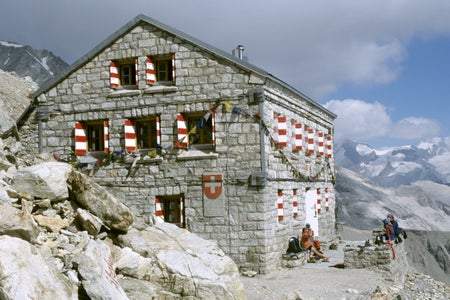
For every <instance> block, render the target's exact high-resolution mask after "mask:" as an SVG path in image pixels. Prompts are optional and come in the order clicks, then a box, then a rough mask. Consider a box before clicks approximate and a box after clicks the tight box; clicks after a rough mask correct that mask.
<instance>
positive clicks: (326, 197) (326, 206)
mask: <svg viewBox="0 0 450 300" xmlns="http://www.w3.org/2000/svg"><path fill="white" fill-rule="evenodd" d="M328 197H329V194H328V188H325V210H326V211H328V210H329V209H330V207H329V205H328Z"/></svg>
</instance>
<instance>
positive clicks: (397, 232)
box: [387, 214, 402, 244]
mask: <svg viewBox="0 0 450 300" xmlns="http://www.w3.org/2000/svg"><path fill="white" fill-rule="evenodd" d="M387 218H388V220H389V221H390V222H391V224H392V226H393V227H394V236H395V243H396V244H397V243H401V242H402V238H401V237H400V227H399V226H398V222H397V221H396V220H395V219H394V215H393V214H388V215H387Z"/></svg>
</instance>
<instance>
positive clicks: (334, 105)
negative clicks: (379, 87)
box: [324, 99, 392, 140]
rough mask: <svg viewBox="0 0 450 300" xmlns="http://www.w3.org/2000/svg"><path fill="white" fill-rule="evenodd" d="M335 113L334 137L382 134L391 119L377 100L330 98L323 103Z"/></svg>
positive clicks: (389, 125) (387, 129) (352, 137)
mask: <svg viewBox="0 0 450 300" xmlns="http://www.w3.org/2000/svg"><path fill="white" fill-rule="evenodd" d="M324 106H325V107H326V108H328V109H329V110H331V111H332V112H334V113H335V114H336V115H337V118H336V121H335V132H334V133H335V138H336V140H340V139H347V138H350V139H368V138H375V137H380V136H384V135H386V134H387V133H388V132H389V129H390V128H391V125H392V121H391V118H390V117H389V115H388V113H387V112H386V108H385V107H384V106H383V105H382V104H381V103H378V102H375V103H368V102H364V101H361V100H355V99H345V100H331V101H329V102H327V103H325V104H324Z"/></svg>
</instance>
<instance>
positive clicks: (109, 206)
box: [68, 171, 133, 232]
mask: <svg viewBox="0 0 450 300" xmlns="http://www.w3.org/2000/svg"><path fill="white" fill-rule="evenodd" d="M68 183H69V185H70V188H71V192H72V195H73V196H74V198H75V200H76V201H77V202H78V204H79V205H80V206H81V207H82V208H84V209H86V210H88V211H89V212H90V213H92V214H94V215H96V216H97V217H99V218H100V219H101V220H102V222H103V224H105V226H107V227H109V228H110V229H115V230H118V231H122V232H126V231H127V230H128V229H129V227H130V226H131V224H133V213H132V212H131V210H130V209H129V208H128V207H127V206H125V204H123V203H122V202H120V201H119V200H118V199H117V198H116V197H114V196H113V195H112V194H110V193H109V192H108V191H107V190H106V189H105V188H103V187H102V186H100V185H99V184H97V183H96V182H94V181H92V180H91V179H90V178H89V177H87V176H86V175H84V174H82V173H80V172H77V171H73V172H72V173H71V174H70V176H69V179H68Z"/></svg>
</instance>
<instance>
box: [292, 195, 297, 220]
mask: <svg viewBox="0 0 450 300" xmlns="http://www.w3.org/2000/svg"><path fill="white" fill-rule="evenodd" d="M292 195H293V200H292V215H293V216H294V218H296V217H297V216H298V195H297V189H293V190H292Z"/></svg>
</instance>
